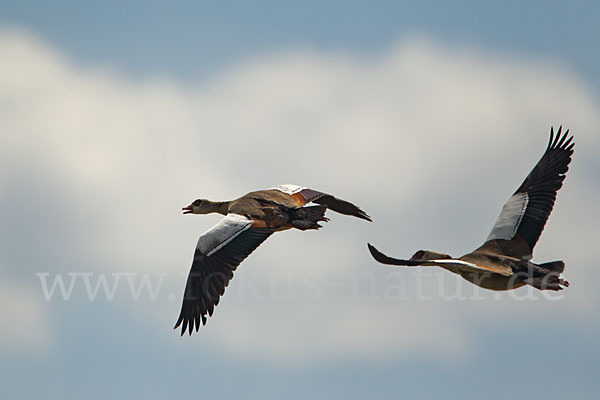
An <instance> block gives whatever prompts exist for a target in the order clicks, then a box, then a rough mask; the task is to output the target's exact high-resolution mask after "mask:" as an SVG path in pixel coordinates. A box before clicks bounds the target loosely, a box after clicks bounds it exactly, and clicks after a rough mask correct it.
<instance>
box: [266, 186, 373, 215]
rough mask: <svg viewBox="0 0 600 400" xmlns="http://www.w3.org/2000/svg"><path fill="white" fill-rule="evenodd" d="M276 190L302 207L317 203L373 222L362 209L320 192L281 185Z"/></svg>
mask: <svg viewBox="0 0 600 400" xmlns="http://www.w3.org/2000/svg"><path fill="white" fill-rule="evenodd" d="M274 189H277V190H280V191H282V192H284V193H287V194H289V195H291V196H293V197H295V198H296V199H298V200H299V202H300V204H301V205H304V204H306V203H310V202H313V203H316V204H322V205H324V206H327V208H329V209H330V210H332V211H335V212H338V213H340V214H345V215H351V216H354V217H357V218H361V219H364V220H367V221H371V217H370V216H369V215H368V214H367V213H366V212H364V211H363V210H361V209H360V207H358V206H356V205H354V204H352V203H350V202H348V201H346V200H342V199H338V198H337V197H335V196H332V195H330V194H327V193H323V192H319V191H318V190H314V189H309V188H307V187H302V186H297V185H279V186H276V187H274Z"/></svg>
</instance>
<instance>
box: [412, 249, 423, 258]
mask: <svg viewBox="0 0 600 400" xmlns="http://www.w3.org/2000/svg"><path fill="white" fill-rule="evenodd" d="M424 255H425V252H424V251H423V250H419V251H417V252H416V253H415V256H414V257H415V258H418V259H420V258H423V256H424Z"/></svg>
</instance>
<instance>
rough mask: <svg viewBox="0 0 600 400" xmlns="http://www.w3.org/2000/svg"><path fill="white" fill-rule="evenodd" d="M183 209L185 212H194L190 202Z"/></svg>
mask: <svg viewBox="0 0 600 400" xmlns="http://www.w3.org/2000/svg"><path fill="white" fill-rule="evenodd" d="M181 210H182V211H183V213H184V214H191V212H192V205H191V204H190V205H189V206H187V207H184V208H182V209H181Z"/></svg>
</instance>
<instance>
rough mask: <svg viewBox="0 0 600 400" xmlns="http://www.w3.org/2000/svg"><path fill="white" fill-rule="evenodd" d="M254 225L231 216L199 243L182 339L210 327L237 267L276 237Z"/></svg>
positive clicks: (181, 316)
mask: <svg viewBox="0 0 600 400" xmlns="http://www.w3.org/2000/svg"><path fill="white" fill-rule="evenodd" d="M252 223H253V221H252V220H251V219H249V218H246V217H244V216H241V215H237V214H228V215H227V216H225V217H224V218H223V219H222V220H221V221H220V222H219V223H218V224H216V225H215V226H213V227H212V228H211V229H210V230H208V231H207V232H206V233H204V234H203V235H201V236H200V238H199V239H198V245H197V246H196V250H195V252H194V261H193V262H192V268H191V270H190V273H189V275H188V278H187V283H186V285H185V292H184V296H183V304H182V306H181V313H180V314H179V318H178V319H177V323H176V324H175V327H174V329H177V328H178V327H179V326H180V325H181V335H183V334H184V333H185V331H186V330H187V331H188V332H189V334H190V335H191V334H192V330H193V329H194V327H195V328H196V331H198V328H200V323H202V325H204V324H206V318H207V315H208V316H212V313H213V311H214V308H215V306H217V304H219V299H220V296H222V295H223V293H224V292H225V288H226V287H227V285H228V284H229V281H230V280H231V279H232V278H233V272H234V271H235V269H236V268H237V266H238V265H240V263H241V262H242V261H243V260H244V259H245V258H246V257H248V255H250V253H252V252H253V251H254V250H255V249H256V248H257V247H258V246H259V245H260V244H261V243H262V242H264V241H265V240H266V239H267V238H268V237H269V236H271V234H273V230H271V229H268V228H252V227H251V226H252Z"/></svg>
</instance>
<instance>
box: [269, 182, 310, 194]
mask: <svg viewBox="0 0 600 400" xmlns="http://www.w3.org/2000/svg"><path fill="white" fill-rule="evenodd" d="M271 189H275V190H279V191H280V192H283V193H287V194H294V193H298V192H299V191H301V190H302V189H306V188H305V187H302V186H298V185H291V184H287V185H277V186H275V187H272V188H271Z"/></svg>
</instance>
